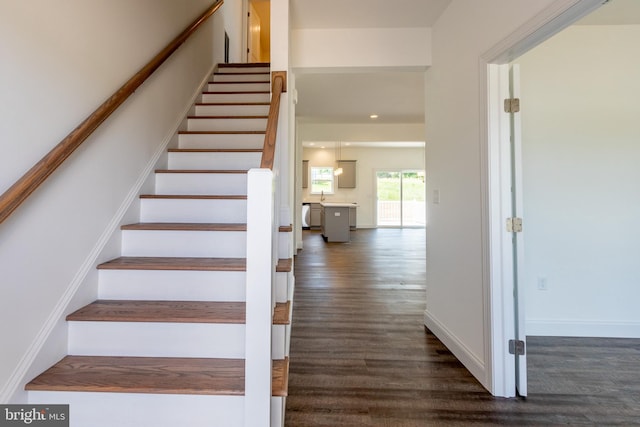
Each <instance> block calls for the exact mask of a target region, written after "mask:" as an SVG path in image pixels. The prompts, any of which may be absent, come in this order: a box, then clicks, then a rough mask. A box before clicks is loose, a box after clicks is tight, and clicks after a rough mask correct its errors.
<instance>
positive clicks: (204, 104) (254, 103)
mask: <svg viewBox="0 0 640 427" xmlns="http://www.w3.org/2000/svg"><path fill="white" fill-rule="evenodd" d="M195 105H196V107H206V106H209V105H226V106H237V105H271V103H269V102H196V104H195Z"/></svg>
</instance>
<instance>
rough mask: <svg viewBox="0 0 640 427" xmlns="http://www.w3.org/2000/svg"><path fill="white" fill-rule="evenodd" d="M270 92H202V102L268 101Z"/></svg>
mask: <svg viewBox="0 0 640 427" xmlns="http://www.w3.org/2000/svg"><path fill="white" fill-rule="evenodd" d="M270 101H271V94H270V93H203V94H202V102H204V103H215V102H234V103H238V104H240V103H245V102H270Z"/></svg>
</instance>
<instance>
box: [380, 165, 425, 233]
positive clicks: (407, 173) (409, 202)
mask: <svg viewBox="0 0 640 427" xmlns="http://www.w3.org/2000/svg"><path fill="white" fill-rule="evenodd" d="M376 193H377V194H376V196H377V206H376V208H377V215H376V216H377V220H376V225H377V226H378V227H424V226H425V225H426V223H427V221H426V203H425V185H424V171H419V170H403V171H377V172H376Z"/></svg>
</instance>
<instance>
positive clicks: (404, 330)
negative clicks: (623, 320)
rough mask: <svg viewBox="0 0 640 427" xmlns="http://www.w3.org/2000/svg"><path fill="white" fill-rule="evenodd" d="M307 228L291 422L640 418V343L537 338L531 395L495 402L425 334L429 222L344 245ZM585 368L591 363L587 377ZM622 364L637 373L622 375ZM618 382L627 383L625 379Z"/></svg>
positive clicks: (335, 426) (301, 425)
mask: <svg viewBox="0 0 640 427" xmlns="http://www.w3.org/2000/svg"><path fill="white" fill-rule="evenodd" d="M303 234H304V250H302V251H300V252H299V253H298V256H297V257H296V262H295V275H296V291H295V292H296V294H295V304H294V312H293V327H292V334H291V354H290V374H289V397H288V398H287V412H286V423H285V425H286V426H287V427H311V426H326V427H340V426H354V427H356V426H357V427H360V426H362V427H373V426H375V427H382V426H387V427H418V426H441V425H446V426H454V425H455V426H467V425H485V426H493V425H512V426H521V425H536V426H541V425H544V426H550V425H562V424H565V425H566V424H571V425H576V424H578V425H599V426H602V425H637V424H638V423H639V422H640V421H638V420H640V404H639V403H638V402H637V399H636V398H635V397H632V396H637V395H638V384H639V383H640V378H639V377H640V374H638V373H637V372H638V370H637V369H635V368H636V367H637V366H638V365H639V364H640V341H638V340H631V341H629V340H626V341H622V342H614V341H612V340H608V341H604V342H603V341H601V340H598V339H589V340H591V342H590V344H591V345H589V346H581V347H579V351H580V352H582V353H583V354H582V355H581V356H582V357H579V355H577V354H576V353H572V354H570V355H568V354H567V353H566V352H564V351H558V349H559V347H558V345H561V346H563V347H566V346H567V345H571V344H570V343H567V341H566V340H567V339H565V341H564V342H563V341H560V342H557V341H556V340H557V339H554V338H549V339H545V340H541V339H536V340H532V342H530V344H535V347H533V348H531V347H530V353H529V361H530V366H534V367H535V372H533V373H530V378H529V381H530V383H529V385H530V390H531V395H530V396H529V397H528V398H527V399H526V400H522V399H500V398H494V397H492V396H491V395H490V394H489V393H488V392H487V391H486V390H485V389H484V388H483V387H482V386H481V385H480V384H479V383H478V382H477V381H476V380H475V378H473V377H472V376H471V374H470V373H469V372H468V371H467V370H466V369H465V368H464V367H463V366H462V364H461V363H460V362H458V361H457V360H456V358H455V357H454V356H453V355H452V354H451V353H450V352H449V351H448V350H447V349H446V348H445V347H444V345H443V344H442V343H441V342H440V341H439V340H438V339H437V338H436V337H435V336H434V335H432V334H430V333H425V328H424V326H423V322H422V316H423V311H424V306H425V303H424V299H425V297H424V295H425V262H424V257H425V230H424V229H377V230H364V229H361V230H358V231H357V232H353V233H351V238H352V240H351V242H350V243H332V244H327V243H324V241H323V240H322V237H321V235H320V233H319V232H317V231H305V232H304V233H303ZM568 340H569V341H571V340H575V339H568ZM577 340H580V339H577ZM582 340H583V341H582V343H583V344H584V339H582ZM599 343H603V344H604V345H603V344H600V345H599ZM605 346H606V348H607V352H606V355H605V356H602V355H603V354H605V353H603V352H602V348H603V347H605ZM616 346H617V347H616ZM598 357H606V363H602V362H601V363H597V360H598V359H597V358H598ZM594 358H596V359H595V360H594ZM583 360H587V361H588V360H591V362H592V363H591V364H590V365H589V366H590V368H588V369H584V367H585V366H583V365H581V364H579V363H580V362H581V361H583ZM563 366H564V369H563ZM594 366H599V370H598V371H597V378H594V377H593V376H592V375H591V373H592V372H594V371H593V370H592V369H593V367H594ZM549 367H550V368H549ZM579 367H583V369H584V370H582V371H579V372H575V369H576V368H578V369H580V368H579ZM620 367H624V368H626V369H627V370H626V371H625V372H624V373H623V374H622V375H621V374H620V371H619V369H620ZM545 368H546V371H545ZM568 369H572V370H573V372H570V373H568V374H567V373H566V370H568ZM607 369H608V370H607ZM585 373H587V374H586V375H585ZM616 374H617V375H616ZM610 378H617V379H618V381H617V382H615V385H614V383H613V381H609V379H610Z"/></svg>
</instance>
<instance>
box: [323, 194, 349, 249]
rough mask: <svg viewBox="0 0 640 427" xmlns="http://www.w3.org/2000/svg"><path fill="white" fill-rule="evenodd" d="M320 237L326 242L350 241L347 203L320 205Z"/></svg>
mask: <svg viewBox="0 0 640 427" xmlns="http://www.w3.org/2000/svg"><path fill="white" fill-rule="evenodd" d="M321 207H322V210H321V213H320V218H321V221H322V227H321V230H322V237H324V239H325V240H326V241H327V242H348V241H349V240H350V239H351V235H350V233H351V230H350V227H349V211H350V210H351V205H350V204H348V203H321Z"/></svg>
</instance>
